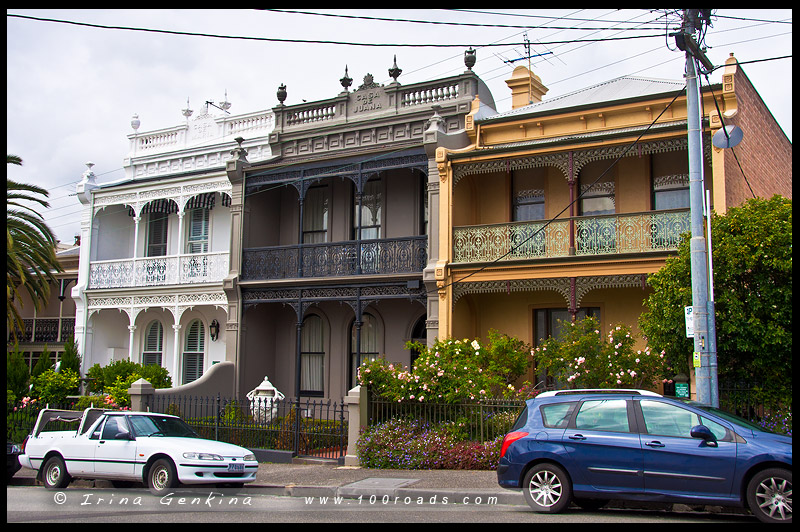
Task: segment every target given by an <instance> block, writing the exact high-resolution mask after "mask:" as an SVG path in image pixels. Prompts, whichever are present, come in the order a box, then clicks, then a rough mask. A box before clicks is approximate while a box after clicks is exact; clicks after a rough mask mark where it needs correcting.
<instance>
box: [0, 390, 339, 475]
mask: <svg viewBox="0 0 800 532" xmlns="http://www.w3.org/2000/svg"><path fill="white" fill-rule="evenodd" d="M45 406H49V407H50V408H60V409H64V410H71V409H76V407H75V405H74V403H66V404H58V405H56V404H50V405H45V404H41V403H38V402H35V403H28V404H25V405H24V406H23V405H22V404H18V405H9V407H8V415H7V418H6V432H7V437H8V440H9V441H12V442H15V443H20V442H22V440H24V439H25V436H27V435H28V434H29V433H30V432H31V431H32V430H33V427H34V425H35V424H36V419H37V417H38V416H39V411H40V410H41V409H42V408H45ZM147 408H148V409H149V410H150V411H151V412H159V413H164V414H173V415H177V416H180V417H181V418H183V420H184V421H186V422H187V423H188V424H189V425H190V426H191V427H192V428H193V429H194V430H195V431H196V432H197V433H198V434H199V435H200V436H201V437H203V438H207V439H211V440H218V441H224V442H227V443H233V444H236V445H241V446H242V447H246V448H248V449H270V450H285V451H293V452H294V453H295V455H298V456H311V457H316V458H328V459H339V458H343V457H344V455H345V453H346V452H347V421H348V420H347V408H346V406H345V405H344V404H343V402H341V401H340V402H338V403H336V402H332V401H321V400H320V401H312V400H305V399H303V400H301V401H300V402H299V404H298V402H297V400H296V399H283V400H272V399H268V398H254V399H253V401H252V402H251V401H249V400H247V399H245V400H236V399H232V398H225V397H221V396H219V395H217V396H207V397H200V396H195V397H187V396H182V397H178V396H169V395H159V396H153V397H152V398H151V400H150V402H149V403H148V405H147ZM298 408H299V410H298ZM298 411H299V412H300V415H299V416H298V415H297V412H298ZM72 428H74V427H65V428H60V427H59V426H57V425H54V424H49V425H48V430H69V429H72Z"/></svg>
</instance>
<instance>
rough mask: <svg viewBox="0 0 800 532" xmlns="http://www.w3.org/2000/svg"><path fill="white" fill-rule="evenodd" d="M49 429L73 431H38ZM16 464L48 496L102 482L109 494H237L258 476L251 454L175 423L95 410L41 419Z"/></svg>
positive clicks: (45, 413) (49, 413)
mask: <svg viewBox="0 0 800 532" xmlns="http://www.w3.org/2000/svg"><path fill="white" fill-rule="evenodd" d="M54 421H59V422H67V423H75V424H77V427H76V429H75V430H67V431H44V430H43V429H44V427H45V425H46V424H47V423H49V422H54ZM19 463H20V464H21V465H22V467H26V468H28V469H34V470H38V477H37V478H39V479H40V480H41V481H42V482H43V483H44V486H45V488H47V489H51V490H56V489H63V488H65V487H67V485H69V483H70V482H71V481H72V479H73V478H85V479H104V480H111V481H112V482H114V486H115V487H123V486H128V485H132V484H134V483H139V482H143V483H144V484H145V485H146V486H147V487H148V488H149V489H150V491H151V492H152V493H153V494H154V495H159V496H162V495H165V494H167V493H168V492H169V491H170V490H171V489H173V488H176V487H178V486H179V485H181V484H185V485H195V484H214V485H222V484H227V485H234V486H242V485H244V484H246V483H248V482H253V481H254V480H255V479H256V472H257V471H258V462H257V461H256V457H255V455H254V454H253V453H252V452H251V451H250V450H248V449H245V448H244V447H239V446H238V445H232V444H230V443H223V442H218V441H213V440H206V439H203V438H201V437H200V436H198V435H197V433H196V432H195V431H194V430H192V428H191V427H190V426H189V425H187V424H186V423H185V422H184V421H183V420H182V419H181V418H179V417H177V416H171V415H168V414H156V413H152V412H131V411H118V410H102V409H98V408H87V409H86V410H84V411H83V412H79V411H72V410H54V409H49V408H47V409H44V410H42V411H41V412H39V418H38V419H37V420H36V426H35V427H34V429H33V432H32V433H31V434H30V436H28V439H27V441H26V443H25V452H24V453H23V454H21V455H20V457H19Z"/></svg>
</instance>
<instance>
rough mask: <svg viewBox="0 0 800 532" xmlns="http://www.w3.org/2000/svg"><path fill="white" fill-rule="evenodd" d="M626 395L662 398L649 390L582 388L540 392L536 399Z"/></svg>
mask: <svg viewBox="0 0 800 532" xmlns="http://www.w3.org/2000/svg"><path fill="white" fill-rule="evenodd" d="M591 393H596V394H620V393H621V394H626V395H650V396H655V397H663V396H662V395H661V394H659V393H656V392H651V391H650V390H633V389H627V388H584V389H577V390H551V391H549V392H542V393H540V394H539V395H537V397H555V396H558V395H580V394H591Z"/></svg>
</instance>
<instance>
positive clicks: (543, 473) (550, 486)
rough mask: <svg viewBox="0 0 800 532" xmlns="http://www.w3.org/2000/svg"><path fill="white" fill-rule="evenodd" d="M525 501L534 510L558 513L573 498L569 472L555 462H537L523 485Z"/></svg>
mask: <svg viewBox="0 0 800 532" xmlns="http://www.w3.org/2000/svg"><path fill="white" fill-rule="evenodd" d="M522 492H523V494H524V495H525V502H527V503H528V506H530V507H531V508H532V509H533V510H534V511H536V512H545V513H558V512H560V511H562V510H563V509H564V508H566V507H567V506H568V505H569V503H570V500H571V499H572V486H571V485H570V479H569V476H568V475H567V472H566V471H564V470H563V469H562V468H560V467H559V466H557V465H555V464H549V463H545V464H537V465H535V466H533V467H532V468H531V469H530V471H528V473H527V474H526V475H525V480H524V481H523V485H522Z"/></svg>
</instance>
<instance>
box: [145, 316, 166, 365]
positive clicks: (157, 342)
mask: <svg viewBox="0 0 800 532" xmlns="http://www.w3.org/2000/svg"><path fill="white" fill-rule="evenodd" d="M163 353H164V328H163V327H162V326H161V322H160V321H158V320H153V321H151V322H150V324H149V325H148V326H147V328H146V329H145V332H144V349H143V350H142V364H143V365H145V366H151V365H152V366H160V365H161V360H162V355H163Z"/></svg>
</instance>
